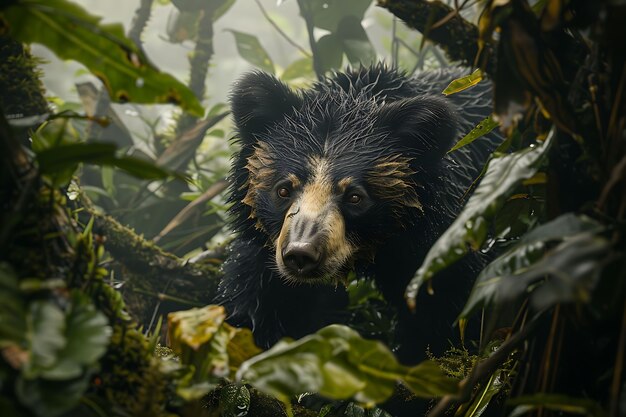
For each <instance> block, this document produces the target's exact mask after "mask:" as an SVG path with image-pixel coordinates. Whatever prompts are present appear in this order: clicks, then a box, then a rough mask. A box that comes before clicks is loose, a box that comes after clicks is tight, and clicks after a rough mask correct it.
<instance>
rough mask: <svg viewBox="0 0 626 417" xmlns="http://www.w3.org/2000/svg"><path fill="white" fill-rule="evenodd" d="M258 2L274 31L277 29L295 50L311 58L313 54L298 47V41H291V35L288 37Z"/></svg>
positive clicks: (257, 2) (257, 1)
mask: <svg viewBox="0 0 626 417" xmlns="http://www.w3.org/2000/svg"><path fill="white" fill-rule="evenodd" d="M254 1H256V4H257V6H259V9H261V13H263V16H264V17H265V19H266V20H267V21H268V22H269V23H270V25H272V26H273V27H274V29H276V31H277V32H278V33H279V34H280V36H282V37H283V38H284V39H285V40H286V41H287V42H288V43H289V44H290V45H291V46H293V47H294V48H296V49H297V50H298V51H300V52H301V53H302V55H304V56H306V57H307V58H311V53H310V52H309V51H307V50H306V49H304V48H303V47H302V46H300V45H298V44H297V43H296V41H294V40H293V39H291V38H290V37H289V35H287V34H286V33H285V32H284V31H283V30H282V29H281V28H280V26H278V25H277V24H276V22H274V20H273V19H272V18H271V17H270V15H269V14H268V13H267V11H266V10H265V8H264V7H263V5H262V4H261V2H260V1H259V0H254Z"/></svg>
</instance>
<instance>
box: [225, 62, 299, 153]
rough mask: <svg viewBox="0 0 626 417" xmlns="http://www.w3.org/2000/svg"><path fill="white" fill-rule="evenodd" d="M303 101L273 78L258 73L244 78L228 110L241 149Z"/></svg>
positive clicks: (237, 87) (236, 89) (235, 90)
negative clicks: (238, 137) (240, 143)
mask: <svg viewBox="0 0 626 417" xmlns="http://www.w3.org/2000/svg"><path fill="white" fill-rule="evenodd" d="M301 104H302V98H301V97H300V96H299V95H298V94H297V93H295V92H294V91H293V90H291V89H290V88H289V87H288V86H287V85H285V84H284V83H283V82H281V81H280V80H278V79H277V78H276V77H274V76H272V75H269V74H266V73H264V72H261V71H254V72H251V73H248V74H246V75H244V76H243V77H242V78H241V79H240V80H239V81H237V83H236V84H235V87H234V88H233V91H232V92H231V94H230V106H231V111H232V112H233V117H234V119H235V124H236V125H237V128H238V129H239V136H240V138H241V141H242V144H243V145H248V144H252V143H254V142H255V134H258V133H261V132H263V131H264V130H266V129H267V128H268V127H269V126H270V125H272V124H274V123H276V122H278V121H280V120H281V119H283V118H284V117H286V116H287V115H288V114H290V113H291V112H292V111H293V110H294V108H298V107H300V105H301Z"/></svg>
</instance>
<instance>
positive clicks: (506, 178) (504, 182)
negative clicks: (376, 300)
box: [406, 131, 554, 308]
mask: <svg viewBox="0 0 626 417" xmlns="http://www.w3.org/2000/svg"><path fill="white" fill-rule="evenodd" d="M553 135H554V131H552V132H551V134H550V135H549V137H548V138H547V139H546V140H545V142H543V143H541V144H539V145H536V146H533V147H529V148H526V149H522V150H521V151H518V152H515V153H512V154H506V155H502V156H499V157H494V158H493V159H491V161H490V162H489V165H488V166H487V171H486V173H485V176H484V177H483V178H482V180H481V182H480V184H479V185H478V187H477V188H476V191H475V192H474V194H473V195H472V196H471V197H470V199H469V200H468V202H467V204H466V205H465V207H464V208H463V211H461V213H460V214H459V215H458V216H457V218H456V220H455V221H454V222H453V223H452V225H451V226H450V227H449V228H448V230H446V231H445V232H444V233H443V235H441V237H440V238H439V239H438V240H437V241H436V242H435V244H434V245H433V246H432V247H431V248H430V250H429V252H428V254H427V255H426V258H425V259H424V262H423V263H422V266H421V267H420V268H419V269H418V270H417V272H416V274H415V277H413V279H412V280H411V282H410V283H409V286H408V287H407V291H406V298H407V302H408V303H409V305H410V306H411V307H412V308H415V305H414V300H415V296H416V295H417V292H418V291H419V288H420V287H421V286H422V285H423V284H424V283H425V282H426V281H428V280H429V279H431V278H432V277H433V275H434V274H435V273H437V272H439V271H440V270H442V269H444V268H445V267H447V266H448V265H451V264H453V263H454V262H456V261H457V260H459V259H460V258H462V257H463V256H464V255H465V254H466V253H467V252H468V251H469V249H470V248H471V249H473V250H478V249H480V247H481V246H482V244H483V243H484V241H485V239H486V238H487V228H488V222H489V221H490V220H491V219H492V218H493V217H494V216H495V215H496V213H497V212H498V211H499V209H500V208H501V207H502V205H503V204H504V203H505V202H506V200H507V198H508V197H509V196H510V195H511V194H512V193H513V192H514V190H515V188H516V187H517V186H518V185H519V184H521V183H522V181H524V180H525V179H528V178H531V177H532V176H533V175H535V173H536V172H537V170H538V168H539V166H540V164H541V163H542V161H543V159H544V157H545V155H546V154H547V151H548V149H549V147H550V144H551V142H552V137H553Z"/></svg>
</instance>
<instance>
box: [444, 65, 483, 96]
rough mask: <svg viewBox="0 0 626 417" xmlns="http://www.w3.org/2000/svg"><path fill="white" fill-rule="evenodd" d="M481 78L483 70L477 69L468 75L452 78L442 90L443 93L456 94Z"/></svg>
mask: <svg viewBox="0 0 626 417" xmlns="http://www.w3.org/2000/svg"><path fill="white" fill-rule="evenodd" d="M482 79H483V72H482V71H481V70H480V68H479V69H477V70H476V71H474V72H472V73H471V74H470V75H466V76H465V77H461V78H457V79H456V80H453V81H452V82H451V83H450V84H448V86H447V87H446V88H445V90H443V94H445V95H446V96H449V95H451V94H456V93H458V92H461V91H463V90H467V89H468V88H470V87H473V86H475V85H476V84H478V83H479V82H481V81H482Z"/></svg>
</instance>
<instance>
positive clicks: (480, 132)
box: [448, 115, 499, 153]
mask: <svg viewBox="0 0 626 417" xmlns="http://www.w3.org/2000/svg"><path fill="white" fill-rule="evenodd" d="M498 126H499V123H498V122H496V121H495V120H493V116H492V115H489V116H487V117H485V118H484V119H483V120H482V121H481V122H480V123H478V124H477V125H476V127H475V128H473V129H472V130H471V131H470V132H469V133H468V134H467V135H465V136H463V138H461V140H459V141H458V142H457V143H456V144H455V145H454V146H453V147H452V148H451V149H450V150H449V151H448V153H450V152H452V151H456V150H457V149H459V148H462V147H463V146H465V145H469V144H470V143H472V142H474V141H475V140H476V139H478V138H480V137H482V136H485V135H486V134H487V133H489V132H491V131H492V130H493V129H495V128H496V127H498Z"/></svg>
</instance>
